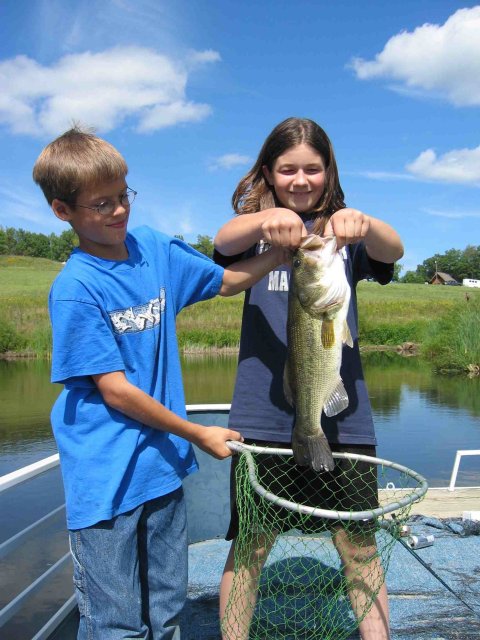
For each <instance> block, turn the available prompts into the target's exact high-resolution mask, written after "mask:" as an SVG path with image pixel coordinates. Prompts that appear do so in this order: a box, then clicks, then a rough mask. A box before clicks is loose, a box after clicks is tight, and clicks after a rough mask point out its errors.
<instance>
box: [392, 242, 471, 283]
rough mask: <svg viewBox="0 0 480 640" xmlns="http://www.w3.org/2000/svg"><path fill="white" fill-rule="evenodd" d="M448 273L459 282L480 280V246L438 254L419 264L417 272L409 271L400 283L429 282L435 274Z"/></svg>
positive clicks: (469, 246)
mask: <svg viewBox="0 0 480 640" xmlns="http://www.w3.org/2000/svg"><path fill="white" fill-rule="evenodd" d="M438 271H441V272H443V273H448V274H449V275H450V276H452V278H454V279H455V280H456V281H457V282H462V280H463V279H464V278H473V279H475V280H480V246H477V247H475V246H473V245H468V246H467V247H466V248H465V249H463V250H461V249H449V250H448V251H445V253H443V254H440V253H436V254H435V255H434V256H432V257H431V258H427V259H426V260H424V261H423V262H422V264H419V265H418V266H417V268H416V270H415V271H407V272H406V273H405V275H403V276H402V277H401V278H399V280H400V282H413V283H422V282H429V281H430V280H431V279H432V278H433V276H434V275H435V273H437V272H438Z"/></svg>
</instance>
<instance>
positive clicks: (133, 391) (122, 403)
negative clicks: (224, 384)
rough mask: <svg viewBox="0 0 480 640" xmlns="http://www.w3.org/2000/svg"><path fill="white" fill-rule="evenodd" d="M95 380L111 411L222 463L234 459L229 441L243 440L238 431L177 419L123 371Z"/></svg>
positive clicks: (97, 377) (96, 377)
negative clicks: (185, 442)
mask: <svg viewBox="0 0 480 640" xmlns="http://www.w3.org/2000/svg"><path fill="white" fill-rule="evenodd" d="M92 378H93V380H94V382H95V384H96V385H97V387H98V389H99V391H100V393H101V394H102V397H103V400H104V401H105V403H106V404H107V405H108V406H109V407H112V408H113V409H116V410H117V411H120V412H121V413H124V414H125V415H127V416H128V417H129V418H132V419H133V420H136V421H137V422H141V423H142V424H146V425H148V426H149V427H152V428H153V429H159V430H160V431H167V432H169V433H173V434H175V435H177V436H181V437H182V438H185V439H186V440H189V441H190V442H192V443H193V444H196V445H197V446H198V447H200V449H203V451H206V453H209V454H210V455H212V456H214V457H215V458H218V459H219V460H221V459H223V458H228V456H230V455H232V452H231V451H230V449H229V448H228V447H227V446H226V444H225V442H226V441H227V440H240V441H241V440H243V438H242V436H241V435H240V433H238V431H232V430H231V429H224V428H223V427H205V426H203V425H199V424H196V423H194V422H189V421H188V420H185V419H184V418H181V417H180V416H177V415H176V414H175V413H173V411H170V410H169V409H167V407H165V406H164V405H163V404H161V403H160V402H158V401H157V400H155V398H152V397H151V396H149V395H148V394H147V393H145V392H144V391H142V390H141V389H139V388H138V387H136V386H135V385H133V384H131V383H130V382H129V381H128V380H127V378H126V376H125V374H124V372H123V371H112V372H109V373H102V374H99V375H94V376H92Z"/></svg>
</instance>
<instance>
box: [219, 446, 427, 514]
mask: <svg viewBox="0 0 480 640" xmlns="http://www.w3.org/2000/svg"><path fill="white" fill-rule="evenodd" d="M226 444H227V446H228V448H229V449H230V450H231V451H234V452H236V453H243V454H244V455H245V458H246V460H247V466H248V478H249V480H250V484H251V485H252V487H253V489H254V490H255V491H256V492H257V493H258V494H259V495H260V496H261V497H262V498H265V500H268V501H270V502H272V503H273V504H276V505H278V506H280V507H283V508H284V509H288V510H289V511H296V512H298V513H304V514H306V515H309V516H314V517H315V518H326V519H328V520H344V521H352V520H353V521H359V520H374V519H376V518H379V517H381V516H384V515H385V514H387V513H391V512H392V511H397V510H398V509H402V508H403V507H406V506H407V505H409V504H412V503H413V502H418V501H419V500H420V499H421V498H423V496H424V495H425V494H426V492H427V490H428V483H427V481H426V479H425V478H424V477H423V476H421V475H420V474H419V473H417V472H416V471H413V470H412V469H409V468H408V467H405V466H403V465H401V464H398V463H396V462H391V461H390V460H384V459H382V458H374V457H372V456H364V455H362V454H356V453H333V454H332V455H333V457H334V458H339V459H347V460H362V461H365V462H373V463H374V464H377V465H383V466H384V467H389V468H391V469H395V470H396V471H400V472H402V473H404V474H406V475H407V476H410V477H411V478H413V479H414V480H416V481H417V482H418V483H419V485H420V486H419V487H417V488H416V489H412V491H411V493H410V494H409V495H407V496H405V497H403V498H402V499H401V500H398V501H397V502H391V503H389V504H387V505H386V506H384V507H377V508H376V509H370V510H368V511H334V510H332V509H320V508H318V507H308V506H306V505H304V504H299V503H296V502H291V501H290V500H285V498H281V497H280V496H277V495H275V494H274V493H271V492H270V491H267V490H266V489H265V488H264V487H262V485H261V484H260V483H259V482H258V479H257V474H256V467H255V462H254V460H253V456H252V452H253V451H254V452H255V453H260V454H266V453H268V454H274V455H283V456H292V455H293V451H292V449H275V448H270V447H256V446H253V445H248V444H243V443H242V442H236V441H234V440H229V441H228V442H227V443H226Z"/></svg>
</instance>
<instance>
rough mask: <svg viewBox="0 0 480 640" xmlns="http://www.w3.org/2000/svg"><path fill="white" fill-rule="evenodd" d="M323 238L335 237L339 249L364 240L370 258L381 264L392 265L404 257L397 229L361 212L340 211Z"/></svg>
mask: <svg viewBox="0 0 480 640" xmlns="http://www.w3.org/2000/svg"><path fill="white" fill-rule="evenodd" d="M323 235H324V236H328V235H335V236H336V237H337V245H338V247H339V248H341V247H343V246H344V245H346V244H354V243H355V242H359V241H360V240H363V241H364V243H365V248H366V250H367V253H368V255H369V256H370V258H373V259H374V260H378V261H379V262H386V263H392V262H396V261H397V260H399V259H400V258H401V257H402V256H403V244H402V241H401V240H400V236H399V235H398V233H397V232H396V231H395V229H393V227H391V226H390V225H389V224H387V223H386V222H383V221H382V220H379V219H378V218H374V217H372V216H368V215H366V214H365V213H362V212H361V211H358V210H357V209H349V208H345V209H339V211H336V212H335V213H334V214H333V215H332V216H331V217H330V220H329V221H328V222H327V224H326V225H325V231H324V233H323Z"/></svg>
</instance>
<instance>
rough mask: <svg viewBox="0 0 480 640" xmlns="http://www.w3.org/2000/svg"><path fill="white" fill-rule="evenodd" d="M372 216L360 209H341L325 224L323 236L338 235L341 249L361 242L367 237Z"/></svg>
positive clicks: (338, 246)
mask: <svg viewBox="0 0 480 640" xmlns="http://www.w3.org/2000/svg"><path fill="white" fill-rule="evenodd" d="M370 221H371V218H370V216H367V215H366V214H365V213H362V212H361V211H358V209H350V208H348V207H346V208H345V209H339V210H338V211H335V213H334V214H333V215H332V216H331V218H330V220H329V221H328V222H327V224H326V225H325V229H324V232H323V234H322V235H323V236H324V237H326V236H336V238H337V248H338V249H341V248H342V247H344V246H345V245H347V244H354V243H355V242H360V240H364V239H365V238H366V237H367V234H368V232H369V230H370Z"/></svg>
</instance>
